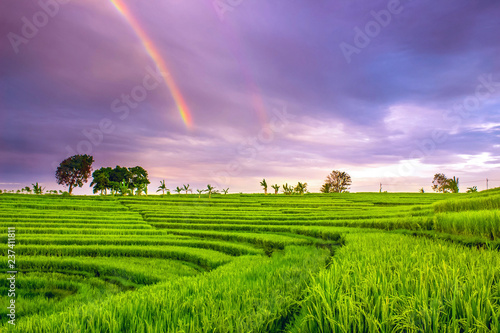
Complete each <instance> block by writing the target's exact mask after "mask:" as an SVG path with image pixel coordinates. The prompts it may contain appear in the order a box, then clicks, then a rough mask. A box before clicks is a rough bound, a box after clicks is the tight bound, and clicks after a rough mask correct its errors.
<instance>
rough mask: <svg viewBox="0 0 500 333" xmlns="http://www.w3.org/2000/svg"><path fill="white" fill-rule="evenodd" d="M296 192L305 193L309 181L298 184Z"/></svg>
mask: <svg viewBox="0 0 500 333" xmlns="http://www.w3.org/2000/svg"><path fill="white" fill-rule="evenodd" d="M294 190H295V192H296V193H298V194H300V195H304V192H307V183H301V182H299V183H298V184H297V186H295V189H294Z"/></svg>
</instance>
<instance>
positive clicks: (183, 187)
mask: <svg viewBox="0 0 500 333" xmlns="http://www.w3.org/2000/svg"><path fill="white" fill-rule="evenodd" d="M182 189H183V190H184V191H186V195H187V194H188V191H189V184H187V185H186V184H184V185H183V186H182Z"/></svg>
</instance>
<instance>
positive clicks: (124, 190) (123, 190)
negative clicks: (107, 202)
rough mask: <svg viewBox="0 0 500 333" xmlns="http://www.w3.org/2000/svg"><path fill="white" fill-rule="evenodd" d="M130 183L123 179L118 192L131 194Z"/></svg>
mask: <svg viewBox="0 0 500 333" xmlns="http://www.w3.org/2000/svg"><path fill="white" fill-rule="evenodd" d="M129 185H130V184H129V183H128V182H126V181H125V180H122V182H121V183H120V185H119V188H118V192H120V194H121V195H127V194H130V188H129Z"/></svg>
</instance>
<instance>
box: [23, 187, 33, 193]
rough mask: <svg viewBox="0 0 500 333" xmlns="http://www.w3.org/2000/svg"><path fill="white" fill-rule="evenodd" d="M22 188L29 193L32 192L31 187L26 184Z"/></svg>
mask: <svg viewBox="0 0 500 333" xmlns="http://www.w3.org/2000/svg"><path fill="white" fill-rule="evenodd" d="M24 190H25V191H26V193H29V194H31V192H32V191H31V187H29V186H26V187H25V188H24Z"/></svg>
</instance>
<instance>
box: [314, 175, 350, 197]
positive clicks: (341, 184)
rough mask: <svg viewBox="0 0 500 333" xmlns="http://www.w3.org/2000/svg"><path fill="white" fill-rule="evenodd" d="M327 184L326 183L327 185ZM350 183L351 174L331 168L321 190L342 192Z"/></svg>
mask: <svg viewBox="0 0 500 333" xmlns="http://www.w3.org/2000/svg"><path fill="white" fill-rule="evenodd" d="M327 184H328V185H327ZM351 184H352V180H351V176H349V174H348V173H347V172H344V171H339V170H333V171H332V172H331V173H330V174H329V175H328V176H327V177H326V180H325V184H324V185H323V187H322V188H321V190H322V192H323V191H326V190H328V192H323V193H343V192H346V191H347V189H349V187H350V186H351Z"/></svg>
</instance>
